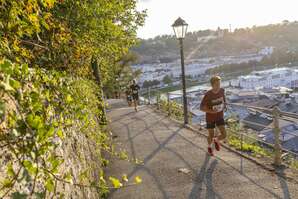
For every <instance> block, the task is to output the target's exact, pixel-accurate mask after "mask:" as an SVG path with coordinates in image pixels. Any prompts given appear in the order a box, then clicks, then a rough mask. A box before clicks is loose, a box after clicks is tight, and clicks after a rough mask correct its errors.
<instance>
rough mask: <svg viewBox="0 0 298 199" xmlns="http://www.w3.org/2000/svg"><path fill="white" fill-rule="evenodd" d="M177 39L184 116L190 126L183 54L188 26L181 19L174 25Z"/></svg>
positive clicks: (185, 122) (185, 121)
mask: <svg viewBox="0 0 298 199" xmlns="http://www.w3.org/2000/svg"><path fill="white" fill-rule="evenodd" d="M172 27H173V29H174V32H175V35H176V38H177V39H178V40H179V44H180V54H181V78H182V91H183V114H184V125H186V124H188V111H187V97H186V83H185V68H184V53H183V39H184V37H185V36H186V32H187V27H188V24H187V23H186V22H185V21H184V20H183V19H181V18H180V17H179V18H178V19H177V20H176V21H175V22H174V24H173V25H172Z"/></svg>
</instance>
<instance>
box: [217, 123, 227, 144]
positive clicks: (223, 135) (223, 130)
mask: <svg viewBox="0 0 298 199" xmlns="http://www.w3.org/2000/svg"><path fill="white" fill-rule="evenodd" d="M218 129H219V131H220V135H219V136H218V137H217V139H218V140H219V141H220V140H223V139H225V138H226V137H227V132H226V128H225V125H220V126H218Z"/></svg>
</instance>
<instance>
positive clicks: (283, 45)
mask: <svg viewBox="0 0 298 199" xmlns="http://www.w3.org/2000/svg"><path fill="white" fill-rule="evenodd" d="M266 46H272V47H274V48H275V49H276V50H279V51H290V52H295V53H296V51H298V22H297V21H294V22H289V21H287V20H285V21H283V22H282V23H278V24H270V25H265V26H253V27H251V28H240V29H235V30H234V32H229V31H228V30H227V29H224V30H222V29H220V28H219V29H218V30H216V31H215V30H202V31H196V32H189V33H187V36H186V38H185V40H184V49H185V57H186V59H194V58H201V57H213V56H219V55H239V54H247V53H255V52H258V51H259V50H260V49H262V48H264V47H266ZM132 51H134V52H136V53H137V54H138V55H139V57H140V59H139V60H140V63H153V62H171V61H174V60H176V59H178V58H179V46H178V42H177V40H176V38H175V37H174V36H173V35H172V36H171V35H162V36H157V37H155V38H153V39H147V40H141V42H140V44H139V45H138V46H135V47H134V48H132Z"/></svg>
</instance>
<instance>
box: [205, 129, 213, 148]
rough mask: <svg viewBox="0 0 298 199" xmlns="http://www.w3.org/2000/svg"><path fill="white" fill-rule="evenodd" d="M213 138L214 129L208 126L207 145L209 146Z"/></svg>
mask: <svg viewBox="0 0 298 199" xmlns="http://www.w3.org/2000/svg"><path fill="white" fill-rule="evenodd" d="M213 138H214V129H212V128H210V129H208V137H207V142H208V146H211V144H212V141H213Z"/></svg>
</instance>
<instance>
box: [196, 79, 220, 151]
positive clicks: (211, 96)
mask: <svg viewBox="0 0 298 199" xmlns="http://www.w3.org/2000/svg"><path fill="white" fill-rule="evenodd" d="M220 80H221V78H220V77H219V76H214V77H212V78H211V80H210V82H211V86H212V89H211V90H209V91H208V92H207V93H206V94H205V96H204V97H203V100H202V102H201V105H200V109H201V111H203V112H205V113H206V123H207V127H206V128H207V129H208V132H209V136H208V138H207V141H208V153H209V154H210V155H211V156H213V155H214V154H213V151H212V148H211V144H212V142H214V145H215V149H216V150H217V151H219V150H220V140H223V139H225V138H226V129H225V121H224V110H225V109H226V98H225V91H224V89H223V88H221V87H220ZM215 127H217V128H218V129H219V131H220V136H218V137H215V136H214V129H215Z"/></svg>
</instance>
